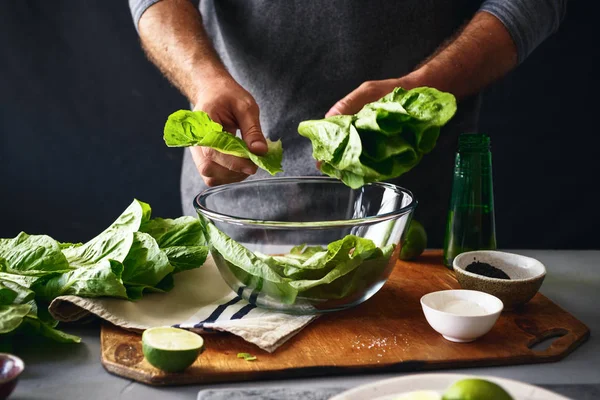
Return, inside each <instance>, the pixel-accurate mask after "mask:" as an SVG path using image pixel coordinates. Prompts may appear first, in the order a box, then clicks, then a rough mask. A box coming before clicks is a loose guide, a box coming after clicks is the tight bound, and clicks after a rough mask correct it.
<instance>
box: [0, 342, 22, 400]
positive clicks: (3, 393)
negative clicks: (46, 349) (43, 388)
mask: <svg viewBox="0 0 600 400" xmlns="http://www.w3.org/2000/svg"><path fill="white" fill-rule="evenodd" d="M24 369H25V364H24V363H23V360H21V359H20V358H19V357H17V356H13V355H12V354H8V353H0V399H6V398H7V397H8V396H10V394H11V393H12V391H13V390H14V389H15V386H17V381H18V380H19V375H21V373H22V372H23V370H24Z"/></svg>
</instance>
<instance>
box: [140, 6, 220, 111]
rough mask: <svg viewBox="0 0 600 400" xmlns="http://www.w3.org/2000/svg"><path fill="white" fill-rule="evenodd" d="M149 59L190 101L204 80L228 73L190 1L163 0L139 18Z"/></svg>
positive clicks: (207, 80)
mask: <svg viewBox="0 0 600 400" xmlns="http://www.w3.org/2000/svg"><path fill="white" fill-rule="evenodd" d="M138 29H139V34H140V38H141V41H142V46H143V48H144V51H145V52H146V54H147V56H148V58H149V59H150V60H151V61H152V62H153V63H154V64H155V65H156V66H157V67H158V68H159V69H160V70H161V72H162V73H163V74H164V75H165V76H166V77H167V78H168V79H169V81H171V83H173V85H175V86H176V87H177V88H178V89H179V90H180V91H181V92H182V93H183V94H184V95H185V96H186V97H187V98H188V99H189V101H190V102H191V103H195V101H196V99H198V96H199V93H200V92H202V91H203V90H204V89H203V87H204V86H205V85H207V82H209V81H211V80H213V79H215V78H221V77H225V76H229V74H228V72H227V70H226V69H225V67H224V66H223V63H222V62H221V61H220V59H219V57H218V56H217V54H216V52H215V50H214V48H213V46H212V43H211V41H210V39H209V38H208V36H207V34H206V32H205V30H204V27H203V26H202V19H201V16H200V13H199V11H198V9H197V8H196V7H195V6H194V5H193V4H192V3H191V2H190V1H189V0H163V1H160V2H158V3H156V4H154V5H152V6H151V7H150V8H148V9H147V10H146V11H145V12H144V14H143V15H142V17H141V18H140V20H139V24H138Z"/></svg>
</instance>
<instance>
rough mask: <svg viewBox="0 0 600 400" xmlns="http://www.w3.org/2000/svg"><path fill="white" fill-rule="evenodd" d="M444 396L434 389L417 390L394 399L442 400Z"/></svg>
mask: <svg viewBox="0 0 600 400" xmlns="http://www.w3.org/2000/svg"><path fill="white" fill-rule="evenodd" d="M441 399H442V396H441V395H440V394H439V393H438V392H434V391H433V390H417V391H414V392H409V393H405V394H403V395H401V396H399V397H394V400H441Z"/></svg>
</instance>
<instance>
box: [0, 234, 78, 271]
mask: <svg viewBox="0 0 600 400" xmlns="http://www.w3.org/2000/svg"><path fill="white" fill-rule="evenodd" d="M60 250H61V249H60V246H59V244H58V242H57V241H56V240H54V239H52V238H51V237H50V236H46V235H28V234H26V233H25V232H21V233H19V234H18V235H17V236H16V237H15V238H13V239H0V259H2V260H3V261H2V262H1V263H0V271H2V272H6V273H13V274H18V275H28V276H41V275H44V274H47V273H48V272H50V271H68V270H69V269H70V267H69V263H68V262H67V259H66V258H65V256H64V255H63V253H61V251H60Z"/></svg>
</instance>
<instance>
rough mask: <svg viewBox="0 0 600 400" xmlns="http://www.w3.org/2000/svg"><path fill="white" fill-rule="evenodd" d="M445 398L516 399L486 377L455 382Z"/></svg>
mask: <svg viewBox="0 0 600 400" xmlns="http://www.w3.org/2000/svg"><path fill="white" fill-rule="evenodd" d="M442 399H443V400H514V399H513V398H512V396H511V395H510V394H508V392H506V390H504V389H503V388H502V387H501V386H500V385H498V384H496V383H494V382H490V381H488V380H485V379H477V378H469V379H461V380H459V381H456V382H454V383H453V384H452V385H451V386H450V387H449V388H448V389H446V391H445V392H444V396H443V397H442Z"/></svg>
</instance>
